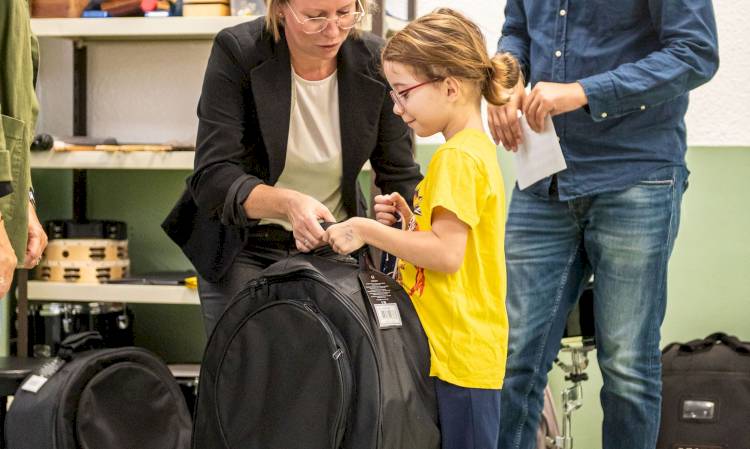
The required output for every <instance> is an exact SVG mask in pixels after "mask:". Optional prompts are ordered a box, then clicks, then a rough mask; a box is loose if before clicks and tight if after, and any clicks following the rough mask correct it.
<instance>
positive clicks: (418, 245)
mask: <svg viewBox="0 0 750 449" xmlns="http://www.w3.org/2000/svg"><path fill="white" fill-rule="evenodd" d="M468 236H469V226H468V225H467V224H466V223H464V222H463V221H461V220H459V219H458V217H457V216H456V214H454V213H453V212H451V211H449V210H448V209H444V208H442V207H437V208H435V209H433V211H432V229H431V230H429V231H411V232H410V231H401V230H398V229H394V228H391V227H389V226H385V225H383V224H380V223H378V222H377V221H375V220H371V219H368V218H362V217H355V218H351V219H349V220H347V221H345V222H343V223H339V224H337V225H333V226H331V227H330V228H328V230H327V231H326V237H324V240H326V241H327V242H328V243H329V244H330V245H331V247H332V248H333V250H334V251H336V252H337V253H340V254H349V253H351V252H352V251H354V250H356V249H358V248H360V247H362V246H363V245H365V244H368V245H372V246H374V247H376V248H380V249H382V250H383V251H386V252H389V253H391V254H393V255H395V256H397V257H399V258H401V259H404V260H406V261H408V262H410V263H412V264H414V265H416V266H418V267H422V268H425V269H428V270H433V271H439V272H442V273H455V272H456V271H458V269H459V268H460V267H461V264H462V263H463V260H464V253H465V251H466V241H467V240H468Z"/></svg>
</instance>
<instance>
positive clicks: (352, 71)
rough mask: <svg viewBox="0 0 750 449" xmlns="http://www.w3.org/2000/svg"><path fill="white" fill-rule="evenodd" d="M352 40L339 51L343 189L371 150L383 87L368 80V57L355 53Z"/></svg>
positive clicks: (382, 96)
mask: <svg viewBox="0 0 750 449" xmlns="http://www.w3.org/2000/svg"><path fill="white" fill-rule="evenodd" d="M357 47H358V46H357V45H356V42H355V41H353V39H352V38H350V39H348V40H347V41H346V42H345V43H344V45H342V47H341V50H340V51H339V63H338V82H339V123H340V125H341V151H342V164H343V169H344V173H343V180H344V183H345V184H344V185H346V183H347V181H351V180H352V179H354V178H356V177H357V174H358V173H359V170H360V169H361V168H362V165H363V164H364V163H365V162H366V161H367V160H368V159H369V158H370V153H371V151H372V149H373V148H374V147H375V143H376V140H377V132H378V128H377V127H378V120H379V117H380V109H381V108H382V107H383V98H384V96H385V93H386V86H385V85H384V84H383V83H382V82H381V81H379V80H377V79H374V78H372V77H370V76H369V75H368V74H367V73H366V68H367V67H368V66H369V65H370V64H372V61H371V60H370V59H369V58H370V55H369V53H367V52H365V51H361V52H358V51H357V50H358V48H357Z"/></svg>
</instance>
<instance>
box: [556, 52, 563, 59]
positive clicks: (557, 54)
mask: <svg viewBox="0 0 750 449" xmlns="http://www.w3.org/2000/svg"><path fill="white" fill-rule="evenodd" d="M555 56H556V57H558V58H559V57H560V56H562V52H561V51H560V50H557V51H556V52H555Z"/></svg>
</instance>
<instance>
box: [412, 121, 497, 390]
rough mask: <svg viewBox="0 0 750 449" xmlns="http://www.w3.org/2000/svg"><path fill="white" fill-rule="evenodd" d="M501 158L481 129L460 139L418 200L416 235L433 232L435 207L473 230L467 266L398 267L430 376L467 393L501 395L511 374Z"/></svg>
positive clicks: (434, 164) (439, 159)
mask: <svg viewBox="0 0 750 449" xmlns="http://www.w3.org/2000/svg"><path fill="white" fill-rule="evenodd" d="M496 152H497V149H496V147H495V145H494V144H493V143H492V141H491V140H490V139H489V137H488V136H487V135H486V134H485V133H484V132H482V131H480V130H472V129H466V130H463V131H461V132H459V133H457V134H456V135H454V136H453V137H452V138H450V139H449V140H448V141H447V142H446V143H444V144H443V145H441V146H440V148H438V150H437V152H436V153H435V155H434V156H433V157H432V160H431V161H430V164H429V166H428V168H427V174H426V176H425V178H424V179H423V180H422V182H420V183H419V185H417V188H416V192H415V194H414V218H413V219H412V220H411V223H409V229H410V230H413V231H429V230H430V229H431V227H432V226H431V223H432V211H433V210H434V208H436V207H443V208H445V209H447V210H449V211H451V212H453V213H454V214H456V216H457V217H458V218H459V219H460V220H461V221H463V222H464V223H466V224H467V225H468V226H469V227H470V229H469V235H468V241H467V243H466V253H465V256H464V261H463V264H462V265H461V268H460V269H459V270H458V271H457V272H456V273H453V274H445V273H439V272H435V271H430V270H426V269H423V268H419V267H416V266H414V265H412V264H410V263H408V262H406V261H399V265H398V277H399V282H400V283H401V285H403V287H404V288H405V289H406V291H407V292H408V293H409V296H411V298H412V301H413V303H414V307H415V308H416V310H417V314H418V315H419V318H420V321H421V322H422V326H423V327H424V330H425V333H426V334H427V338H428V340H429V344H430V355H431V357H432V363H431V367H430V375H431V376H436V377H438V378H439V379H441V380H443V381H445V382H448V383H451V384H454V385H458V386H461V387H467V388H488V389H499V388H501V387H502V385H503V378H504V376H505V358H506V354H507V347H508V317H507V315H506V311H505V289H506V275H505V250H504V246H503V238H504V235H505V191H504V188H503V179H502V174H501V173H500V167H499V166H498V163H497V154H496ZM436 257H439V255H436Z"/></svg>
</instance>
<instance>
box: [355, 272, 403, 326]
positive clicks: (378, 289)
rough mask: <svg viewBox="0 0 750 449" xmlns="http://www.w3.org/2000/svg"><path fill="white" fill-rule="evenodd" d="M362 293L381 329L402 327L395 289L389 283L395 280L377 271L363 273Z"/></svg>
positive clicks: (360, 276) (361, 275) (361, 278)
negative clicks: (394, 293)
mask: <svg viewBox="0 0 750 449" xmlns="http://www.w3.org/2000/svg"><path fill="white" fill-rule="evenodd" d="M359 282H360V283H361V284H362V291H363V292H364V294H365V296H367V299H368V300H369V303H370V305H371V306H372V311H373V314H374V315H375V319H376V320H377V321H378V327H379V328H380V329H389V328H394V327H401V326H402V323H401V313H400V312H399V311H398V304H397V303H396V298H394V296H393V287H392V286H391V285H390V284H389V282H391V283H393V280H392V279H390V278H389V277H388V276H386V275H384V274H383V273H379V272H377V271H363V272H361V273H359Z"/></svg>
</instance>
